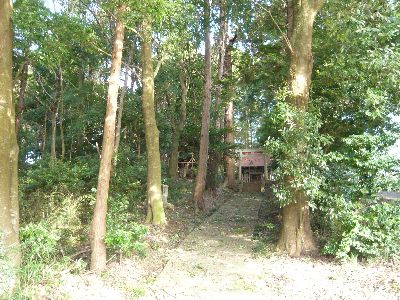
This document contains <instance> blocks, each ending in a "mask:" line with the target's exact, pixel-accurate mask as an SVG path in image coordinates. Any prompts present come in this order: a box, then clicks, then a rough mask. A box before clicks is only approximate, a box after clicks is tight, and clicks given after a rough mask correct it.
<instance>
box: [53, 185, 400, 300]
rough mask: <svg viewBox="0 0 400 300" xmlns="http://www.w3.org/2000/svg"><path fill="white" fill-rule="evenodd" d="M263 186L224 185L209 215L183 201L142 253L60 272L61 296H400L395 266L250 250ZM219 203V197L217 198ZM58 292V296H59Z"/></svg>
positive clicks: (254, 244)
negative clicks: (97, 268)
mask: <svg viewBox="0 0 400 300" xmlns="http://www.w3.org/2000/svg"><path fill="white" fill-rule="evenodd" d="M265 197H266V196H265V194H235V193H232V192H229V191H225V192H224V193H223V194H222V195H220V197H219V200H218V201H219V203H221V205H220V207H219V208H218V209H217V210H216V209H212V210H211V212H214V213H212V214H211V215H209V216H208V217H207V216H201V215H198V216H194V215H193V212H192V208H191V207H189V206H185V205H184V204H183V203H184V202H182V203H180V204H179V203H178V205H182V206H181V207H179V208H178V207H177V209H176V210H175V211H173V212H169V219H170V220H171V221H170V222H169V225H168V226H167V227H166V228H165V229H163V230H157V229H153V230H152V232H151V234H150V235H149V244H150V246H151V247H150V252H149V254H148V256H147V258H144V259H140V258H137V257H134V258H130V259H122V260H121V261H115V262H112V263H111V264H110V266H109V270H108V271H107V272H106V273H105V274H104V275H103V276H102V277H98V276H95V275H94V274H90V273H87V274H83V275H72V274H69V273H66V274H64V275H63V284H62V285H61V287H60V295H61V294H62V295H64V296H63V297H62V299H137V298H142V299H228V298H229V299H246V298H249V299H386V300H390V299H400V266H399V265H396V264H389V263H386V264H382V263H380V264H358V263H348V264H340V263H338V262H335V261H332V260H328V259H326V258H323V257H322V258H311V257H308V258H299V259H296V258H289V257H286V256H283V255H279V254H277V253H275V252H274V251H271V250H269V251H264V252H263V255H258V254H256V252H255V249H257V247H258V245H257V241H255V240H254V239H253V232H254V227H255V226H256V224H257V219H258V212H259V208H260V204H261V202H262V201H265ZM222 203H223V204H222ZM60 298H61V297H60Z"/></svg>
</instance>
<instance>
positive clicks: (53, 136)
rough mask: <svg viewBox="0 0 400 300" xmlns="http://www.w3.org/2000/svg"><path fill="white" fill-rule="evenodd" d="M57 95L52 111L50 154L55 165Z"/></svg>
mask: <svg viewBox="0 0 400 300" xmlns="http://www.w3.org/2000/svg"><path fill="white" fill-rule="evenodd" d="M56 97H57V94H56V95H55V96H54V98H55V99H54V100H53V101H54V103H53V107H52V109H51V152H50V159H51V162H52V163H54V162H55V160H56V159H57V153H56V138H57V111H58V107H57V104H56V102H57V100H56Z"/></svg>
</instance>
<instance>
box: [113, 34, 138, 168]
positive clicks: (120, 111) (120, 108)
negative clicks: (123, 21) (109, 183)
mask: <svg viewBox="0 0 400 300" xmlns="http://www.w3.org/2000/svg"><path fill="white" fill-rule="evenodd" d="M134 49H135V41H133V43H132V48H131V49H130V51H129V54H128V61H127V68H125V78H124V87H123V88H122V91H121V95H120V96H119V106H118V117H117V127H116V128H115V144H114V167H116V166H117V162H118V149H119V143H120V141H121V124H122V115H123V112H124V98H125V94H126V91H127V89H128V79H129V69H128V68H129V67H130V66H131V64H132V57H133V51H134Z"/></svg>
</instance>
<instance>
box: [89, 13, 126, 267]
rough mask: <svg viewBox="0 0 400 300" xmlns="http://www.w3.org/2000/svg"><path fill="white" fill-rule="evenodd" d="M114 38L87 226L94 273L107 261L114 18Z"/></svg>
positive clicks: (117, 51) (117, 64)
mask: <svg viewBox="0 0 400 300" xmlns="http://www.w3.org/2000/svg"><path fill="white" fill-rule="evenodd" d="M124 10H125V7H124V6H120V7H119V8H118V14H120V13H122V12H123V11H124ZM117 18H118V16H117ZM114 36H115V37H114V43H113V51H112V60H111V72H110V79H109V85H108V95H107V109H106V116H105V122H104V133H103V144H102V151H101V160H100V170H99V179H98V183H97V193H96V205H95V208H94V214H93V220H92V223H91V226H90V247H91V250H92V253H91V261H90V269H91V270H92V271H94V272H97V273H98V272H101V271H103V270H104V269H105V267H106V258H107V257H106V245H105V243H104V238H105V234H106V214H107V200H108V191H109V185H110V172H111V162H112V157H113V150H114V139H115V121H116V114H117V105H118V82H119V76H120V73H121V61H122V49H123V42H124V24H123V22H122V21H121V20H120V19H117V21H116V25H115V35H114Z"/></svg>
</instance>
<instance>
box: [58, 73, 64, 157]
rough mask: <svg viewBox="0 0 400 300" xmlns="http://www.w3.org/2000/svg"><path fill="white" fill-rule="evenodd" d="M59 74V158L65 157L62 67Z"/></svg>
mask: <svg viewBox="0 0 400 300" xmlns="http://www.w3.org/2000/svg"><path fill="white" fill-rule="evenodd" d="M59 76H60V116H59V119H60V138H61V159H62V160H64V157H65V140H64V81H63V74H62V69H61V67H60V69H59Z"/></svg>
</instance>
